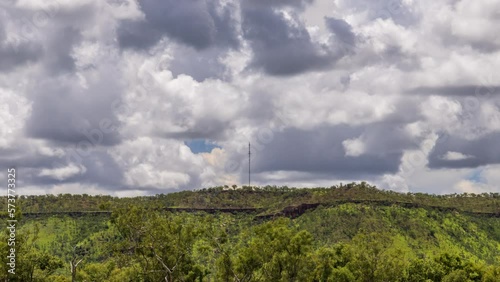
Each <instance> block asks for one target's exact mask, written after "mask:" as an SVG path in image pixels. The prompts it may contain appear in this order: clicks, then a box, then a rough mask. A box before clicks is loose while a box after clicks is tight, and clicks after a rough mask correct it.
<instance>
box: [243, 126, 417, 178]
mask: <svg viewBox="0 0 500 282" xmlns="http://www.w3.org/2000/svg"><path fill="white" fill-rule="evenodd" d="M380 129H381V128H380V127H379V128H374V129H373V130H370V131H369V132H366V129H365V128H362V127H349V126H323V127H319V128H315V129H314V130H300V129H295V128H288V129H285V130H284V131H282V132H278V133H276V134H275V135H274V138H273V140H272V142H270V143H269V144H266V145H264V146H263V149H262V150H261V151H256V152H255V153H254V157H253V159H254V163H253V165H252V167H253V170H254V171H255V172H270V171H298V172H309V173H319V174H324V173H327V174H330V175H334V176H336V177H346V178H350V179H362V178H363V177H365V176H366V175H380V174H383V173H395V172H397V170H398V168H399V165H400V162H401V157H402V150H403V149H404V148H406V147H408V145H405V144H404V143H403V144H401V143H400V142H399V141H402V139H404V138H402V137H398V134H400V132H398V131H397V130H396V131H391V130H390V129H389V128H387V129H385V130H383V131H381V130H380ZM363 133H365V134H367V135H368V136H371V137H370V138H369V139H368V140H367V141H368V146H369V147H370V150H368V151H367V152H366V153H365V154H362V155H360V156H356V157H353V156H346V152H345V149H344V146H343V144H342V142H343V141H345V140H347V139H353V138H358V137H359V136H360V135H361V134H363ZM372 134H374V135H372ZM398 139H399V140H398ZM390 140H395V141H394V142H393V143H385V144H384V142H386V141H390ZM405 142H406V141H405ZM395 144H397V145H396V147H393V146H394V145H395Z"/></svg>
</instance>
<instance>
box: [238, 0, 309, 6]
mask: <svg viewBox="0 0 500 282" xmlns="http://www.w3.org/2000/svg"><path fill="white" fill-rule="evenodd" d="M313 2H314V0H253V1H243V2H242V5H243V6H245V7H254V8H255V7H259V8H274V7H283V6H289V7H295V8H305V7H306V6H308V5H311V4H312V3H313Z"/></svg>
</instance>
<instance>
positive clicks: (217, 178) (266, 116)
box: [0, 0, 500, 196]
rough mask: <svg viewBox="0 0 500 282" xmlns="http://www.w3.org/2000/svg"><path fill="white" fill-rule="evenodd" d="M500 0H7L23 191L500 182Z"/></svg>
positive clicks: (4, 56) (424, 186) (13, 162)
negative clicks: (248, 151)
mask: <svg viewBox="0 0 500 282" xmlns="http://www.w3.org/2000/svg"><path fill="white" fill-rule="evenodd" d="M499 25H500V1H498V0H484V1H474V0H442V1H433V0H421V1H414V0H252V1H236V0H187V1H178V0H106V1H104V0H102V1H98V0H44V1H42V0H4V1H2V2H1V3H0V109H1V110H0V123H1V128H0V167H1V169H2V170H4V171H5V173H1V174H0V180H1V182H3V183H6V180H5V177H6V170H7V168H8V167H11V166H15V167H17V169H18V173H17V178H18V191H17V192H18V193H20V194H44V193H55V194H59V193H88V194H99V193H102V194H111V195H118V196H134V195H147V194H157V193H165V192H172V191H178V190H185V189H197V188H202V187H209V186H217V185H224V184H229V185H231V184H245V183H246V182H247V171H248V159H247V157H248V156H247V150H248V142H251V143H252V166H251V168H252V171H253V174H252V183H253V184H254V185H265V184H275V185H289V186H307V187H312V186H331V185H333V184H337V183H339V182H344V183H345V182H347V181H368V182H370V183H373V184H376V185H377V186H379V187H381V188H384V189H392V190H396V191H404V192H407V191H411V192H428V193H437V194H440V193H456V192H475V193H482V192H500V187H499V183H500V164H499V163H500V147H499V144H500V98H499V94H500V76H498V69H499V67H500V37H498V36H497V33H498V26H499Z"/></svg>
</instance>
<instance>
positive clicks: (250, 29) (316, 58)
mask: <svg viewBox="0 0 500 282" xmlns="http://www.w3.org/2000/svg"><path fill="white" fill-rule="evenodd" d="M242 13H243V25H242V29H243V34H244V37H245V39H246V40H248V42H249V43H250V46H251V47H252V50H253V58H252V62H251V64H250V68H253V69H262V70H264V71H265V72H266V73H268V74H271V75H294V74H298V73H301V72H305V71H310V70H315V69H323V68H325V67H327V66H330V65H331V63H332V61H333V58H332V56H331V54H330V51H329V50H328V49H327V48H326V46H320V45H318V44H316V43H314V42H313V41H312V39H311V36H310V35H309V32H308V31H307V29H306V28H305V26H304V25H303V24H302V23H300V24H299V25H298V26H295V25H293V24H292V23H290V22H289V21H288V20H287V19H286V18H285V16H284V15H283V14H282V13H279V12H278V11H275V10H273V9H269V8H267V9H266V8H262V9H253V8H247V9H244V10H243V11H242Z"/></svg>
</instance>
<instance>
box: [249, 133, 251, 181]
mask: <svg viewBox="0 0 500 282" xmlns="http://www.w3.org/2000/svg"><path fill="white" fill-rule="evenodd" d="M250 155H251V153H250V142H248V187H250Z"/></svg>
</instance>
